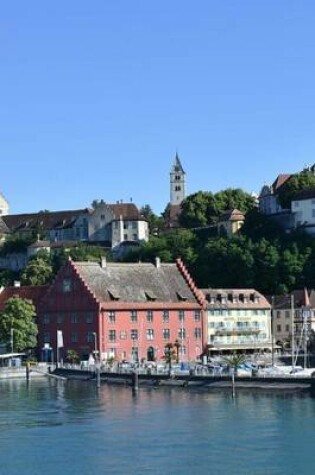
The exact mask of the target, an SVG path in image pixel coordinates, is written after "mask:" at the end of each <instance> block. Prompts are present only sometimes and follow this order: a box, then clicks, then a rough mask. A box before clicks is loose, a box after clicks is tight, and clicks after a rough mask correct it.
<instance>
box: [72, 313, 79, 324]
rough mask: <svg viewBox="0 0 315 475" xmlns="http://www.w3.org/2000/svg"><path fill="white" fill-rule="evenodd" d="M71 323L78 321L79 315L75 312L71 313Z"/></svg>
mask: <svg viewBox="0 0 315 475" xmlns="http://www.w3.org/2000/svg"><path fill="white" fill-rule="evenodd" d="M71 323H79V317H78V314H77V313H72V314H71Z"/></svg>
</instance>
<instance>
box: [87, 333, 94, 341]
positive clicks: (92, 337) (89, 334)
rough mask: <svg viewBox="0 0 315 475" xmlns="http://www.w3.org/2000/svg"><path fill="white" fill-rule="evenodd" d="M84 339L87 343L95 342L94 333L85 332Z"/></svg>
mask: <svg viewBox="0 0 315 475" xmlns="http://www.w3.org/2000/svg"><path fill="white" fill-rule="evenodd" d="M86 341H87V342H88V343H94V342H95V335H94V333H93V332H87V334H86Z"/></svg>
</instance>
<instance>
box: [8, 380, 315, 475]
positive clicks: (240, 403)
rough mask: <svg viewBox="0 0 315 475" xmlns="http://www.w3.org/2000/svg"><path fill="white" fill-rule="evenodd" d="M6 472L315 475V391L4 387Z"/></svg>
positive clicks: (50, 384) (43, 383) (40, 383)
mask: <svg viewBox="0 0 315 475" xmlns="http://www.w3.org/2000/svg"><path fill="white" fill-rule="evenodd" d="M0 395H1V398H0V474H1V475H37V474H40V475H51V474H62V475H68V474H71V475H79V474H82V475H95V474H113V475H114V474H119V475H121V474H124V475H129V474H130V475H132V474H141V475H142V474H180V475H185V474H200V475H203V474H213V475H217V474H250V475H256V474H257V475H258V474H264V475H266V474H268V475H269V474H289V475H291V474H292V475H293V474H313V473H314V472H315V399H312V398H311V397H309V396H308V395H304V396H301V395H294V394H289V395H286V396H285V395H283V394H279V393H277V394H270V393H269V394H266V393H264V394H259V393H244V392H242V393H241V392H239V393H238V394H237V397H236V400H234V401H233V400H232V399H231V396H230V393H219V392H209V391H208V392H198V391H193V390H187V389H178V388H173V389H170V388H167V389H165V388H158V389H142V388H141V389H140V390H139V392H138V394H137V395H136V396H135V395H133V393H132V390H131V389H130V388H128V387H120V386H107V385H102V387H101V388H100V389H99V390H97V388H96V387H95V385H94V384H93V383H91V382H60V381H58V382H57V381H52V380H47V379H41V380H37V381H36V380H33V381H31V382H30V384H29V386H27V385H26V382H25V381H14V380H11V381H1V382H0Z"/></svg>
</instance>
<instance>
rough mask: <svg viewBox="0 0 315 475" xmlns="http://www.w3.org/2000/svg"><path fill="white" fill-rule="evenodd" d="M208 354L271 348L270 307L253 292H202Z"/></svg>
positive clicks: (213, 290) (262, 298)
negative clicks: (204, 303)
mask: <svg viewBox="0 0 315 475" xmlns="http://www.w3.org/2000/svg"><path fill="white" fill-rule="evenodd" d="M202 292H203V293H204V295H205V298H206V301H207V340H208V342H207V343H208V350H209V352H221V351H226V352H232V351H237V350H239V351H249V352H256V351H260V350H265V349H269V350H270V349H271V348H272V343H271V305H270V303H269V302H268V301H267V299H266V298H265V297H264V296H263V295H262V294H260V293H259V292H257V291H256V290H254V289H202Z"/></svg>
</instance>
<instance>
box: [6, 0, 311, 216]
mask: <svg viewBox="0 0 315 475" xmlns="http://www.w3.org/2000/svg"><path fill="white" fill-rule="evenodd" d="M314 24H315V2H314V1H313V0H309V1H305V0H299V1H298V2H297V1H296V0H264V1H253V0H198V1H195V2H192V1H191V0H190V1H188V0H158V1H157V0H156V1H155V0H133V1H131V0H90V1H87V0H54V1H52V0H51V1H45V2H43V1H42V0H27V1H25V0H12V1H10V2H2V4H1V9H0V191H1V192H2V193H3V195H4V196H5V197H6V199H7V200H8V202H9V204H10V213H11V214H18V213H33V212H37V211H39V210H43V209H48V210H50V211H58V210H68V209H81V208H85V207H88V206H90V205H91V203H92V201H93V200H94V199H103V200H104V201H106V202H108V203H116V202H117V201H118V200H123V201H124V202H129V201H130V200H132V201H133V202H134V203H135V204H136V205H137V206H139V207H141V206H143V205H145V204H149V205H150V206H151V207H152V209H153V211H154V212H155V213H156V214H159V213H161V212H163V210H164V209H165V207H166V205H167V203H168V201H169V172H170V169H171V165H172V163H173V161H174V157H175V154H176V152H178V154H179V157H180V159H181V162H182V165H183V168H184V170H185V172H186V180H187V194H192V193H195V192H197V191H199V190H202V191H212V192H217V191H219V190H223V189H226V188H242V189H244V190H245V191H247V192H249V193H252V192H254V193H259V191H260V189H261V187H262V186H263V185H264V184H265V183H267V184H270V183H272V182H273V181H274V179H275V178H276V177H277V175H278V174H280V173H294V172H297V171H300V170H302V169H303V168H304V166H305V165H307V164H313V163H314V162H315V80H314V78H315V61H314V56H315V29H314Z"/></svg>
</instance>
